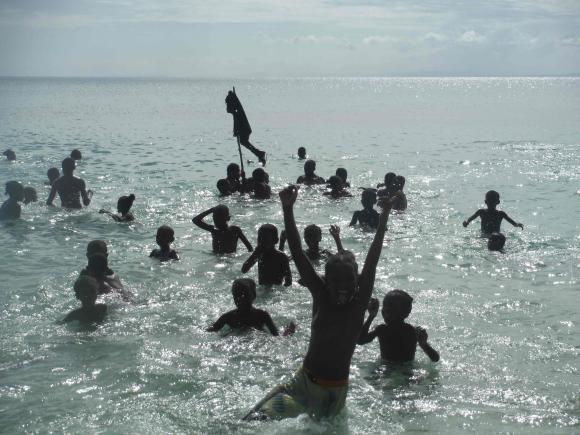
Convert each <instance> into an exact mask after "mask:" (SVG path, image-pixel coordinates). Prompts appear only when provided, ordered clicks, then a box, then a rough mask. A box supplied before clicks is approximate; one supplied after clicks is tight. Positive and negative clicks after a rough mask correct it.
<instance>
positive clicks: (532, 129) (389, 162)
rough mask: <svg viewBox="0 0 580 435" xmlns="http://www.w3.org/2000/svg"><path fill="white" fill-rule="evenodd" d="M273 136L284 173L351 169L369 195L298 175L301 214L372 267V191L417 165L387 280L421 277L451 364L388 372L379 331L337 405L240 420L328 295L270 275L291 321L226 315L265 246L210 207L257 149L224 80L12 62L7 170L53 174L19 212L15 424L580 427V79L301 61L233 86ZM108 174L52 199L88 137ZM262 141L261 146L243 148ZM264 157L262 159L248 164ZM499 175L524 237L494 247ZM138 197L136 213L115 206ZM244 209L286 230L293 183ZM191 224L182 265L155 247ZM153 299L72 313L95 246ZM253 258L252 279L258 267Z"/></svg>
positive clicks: (7, 82) (89, 154)
mask: <svg viewBox="0 0 580 435" xmlns="http://www.w3.org/2000/svg"><path fill="white" fill-rule="evenodd" d="M235 85H236V90H237V93H238V95H239V96H240V99H241V101H242V103H243V104H244V106H245V108H246V112H247V114H248V117H249V119H250V122H251V124H252V128H253V130H254V133H253V135H252V141H253V142H254V143H255V144H256V145H257V146H258V147H262V148H264V149H266V150H267V151H268V153H269V157H268V166H267V168H266V169H267V170H268V172H269V173H270V178H271V185H272V187H273V190H274V191H278V190H279V189H280V188H281V187H283V186H284V185H285V184H286V183H287V182H289V181H294V180H295V179H296V177H297V176H298V175H300V174H301V172H302V162H298V161H297V160H294V159H292V158H291V157H290V156H291V154H293V153H295V152H296V149H297V148H298V146H305V147H306V148H307V150H308V153H309V154H310V155H311V156H312V157H313V158H314V159H316V161H317V163H318V169H317V172H318V173H319V174H320V175H321V176H324V177H329V176H330V175H331V174H333V173H334V170H335V169H336V168H337V167H339V166H344V167H346V168H347V169H348V171H349V178H350V181H351V183H352V185H353V189H352V191H353V193H354V197H353V198H350V199H342V200H338V201H331V200H328V198H323V197H322V195H320V192H319V191H317V190H316V189H314V188H304V189H301V191H300V197H299V201H298V204H297V207H296V216H297V219H298V224H299V227H300V229H302V228H303V227H304V226H305V225H306V224H309V223H316V224H318V225H320V226H322V227H323V231H325V234H324V236H323V242H322V245H323V246H324V247H327V248H333V247H332V245H331V240H332V239H331V238H330V236H329V235H328V233H327V229H328V226H329V225H330V224H333V223H336V224H339V225H340V226H341V228H342V236H343V243H344V245H345V247H347V248H348V249H351V250H353V251H354V252H355V254H356V255H357V258H358V261H359V262H362V261H363V259H364V255H365V254H366V251H367V249H368V246H369V244H370V241H371V239H372V234H370V233H365V232H362V231H361V230H360V229H357V228H348V227H347V225H348V222H349V221H350V218H351V215H352V212H353V211H354V210H357V209H359V208H360V207H361V206H360V198H359V197H358V193H359V191H358V187H359V186H370V185H375V184H376V183H377V182H380V181H381V180H382V177H383V176H384V173H385V172H387V171H390V170H392V171H395V172H397V173H400V174H403V175H405V177H406V179H407V184H406V191H407V196H408V199H409V204H410V205H409V210H408V211H407V212H406V213H402V214H397V213H394V214H393V215H392V216H391V219H390V222H389V231H388V233H387V237H386V242H385V246H384V250H383V254H382V257H381V260H380V262H379V266H378V269H377V280H376V285H375V295H376V296H377V297H379V298H381V297H382V296H383V295H384V294H385V292H386V291H387V290H389V289H392V288H403V289H405V290H406V291H408V292H409V293H410V294H411V295H412V296H413V297H414V298H415V304H414V307H413V312H412V314H411V316H410V322H411V323H413V324H418V325H421V326H424V327H425V328H426V329H427V331H428V333H429V340H430V342H431V343H432V345H433V346H434V347H435V348H436V349H437V350H439V352H440V354H441V361H440V362H439V363H438V364H432V363H430V362H429V361H428V360H427V358H426V357H425V356H424V355H423V354H422V353H421V352H420V351H418V353H417V360H416V361H415V362H414V363H413V364H410V365H409V366H405V367H388V366H387V367H382V366H381V365H380V364H379V361H378V355H379V350H378V344H377V343H372V344H369V345H367V346H364V347H358V348H357V349H356V351H355V354H354V357H353V362H352V372H351V383H350V391H349V397H348V400H347V411H346V413H345V415H344V416H342V417H341V418H338V419H335V420H333V421H329V422H316V421H312V420H311V419H309V418H307V417H300V418H297V419H291V420H287V421H283V422H270V423H264V424H262V423H259V424H258V423H242V422H240V421H239V419H240V418H241V416H243V415H244V414H245V413H246V412H247V411H248V410H249V408H250V407H251V406H252V405H253V404H254V403H255V402H256V401H258V400H259V399H261V398H262V397H263V396H264V395H265V394H266V392H267V391H268V390H269V389H270V388H271V387H273V386H274V385H275V384H277V383H280V382H281V381H283V380H284V379H286V378H287V377H288V376H289V375H291V374H292V373H293V372H294V371H295V370H296V369H297V368H298V367H299V365H300V363H301V361H302V358H303V356H304V352H305V350H306V346H307V342H308V338H309V333H310V331H309V325H310V315H311V306H310V296H309V294H308V291H307V290H306V289H305V288H303V287H301V286H299V285H298V284H297V281H298V275H297V274H296V273H295V270H294V276H293V277H294V284H293V285H292V287H291V288H284V287H275V288H273V289H271V290H270V289H264V288H260V289H259V290H258V299H257V302H256V304H257V306H258V307H260V308H263V309H266V310H267V311H269V312H270V313H271V314H272V317H273V319H274V321H275V322H276V323H277V325H278V326H280V327H281V326H283V325H285V324H286V323H288V322H289V321H290V320H296V321H297V323H298V330H297V332H296V334H295V335H294V336H293V337H291V338H287V339H277V338H274V337H271V336H269V335H268V334H266V333H261V332H258V331H253V332H249V333H243V334H242V333H229V334H227V333H222V334H210V333H206V332H205V331H204V329H205V328H206V327H207V326H208V325H209V324H211V322H212V321H214V320H215V319H216V318H217V317H218V316H219V315H220V314H221V313H223V312H224V311H225V310H227V309H230V308H231V307H232V306H233V301H232V298H231V292H230V286H231V282H232V280H233V279H235V278H237V277H240V276H242V274H241V271H240V269H241V265H242V263H243V262H244V260H245V259H246V258H247V256H248V254H247V253H246V252H245V251H244V250H243V249H241V245H240V249H239V251H238V253H237V254H235V255H225V256H220V257H216V256H214V255H213V254H212V253H211V239H210V236H209V234H207V233H204V232H202V231H200V230H199V229H198V228H196V227H194V225H193V224H192V223H191V217H192V216H193V215H195V214H197V213H199V212H200V211H202V210H205V209H207V208H209V207H211V206H214V205H216V204H217V203H218V202H220V200H219V199H218V198H217V196H216V193H215V192H216V189H215V182H216V180H217V179H218V178H220V177H223V176H224V175H225V166H226V165H227V164H228V163H230V162H231V161H236V160H237V148H236V144H235V140H234V139H233V138H232V137H231V117H230V115H228V114H227V113H226V112H225V104H224V101H223V100H224V97H225V94H226V92H227V90H228V88H229V87H230V86H231V83H230V82H224V81H207V80H206V81H171V80H167V81H148V80H80V79H78V80H76V79H70V80H41V79H38V80H18V79H1V80H0V119H2V120H3V122H2V124H1V125H0V144H1V146H0V148H8V147H10V148H13V149H14V150H15V151H16V153H17V156H18V161H17V162H15V163H8V162H5V161H2V162H0V174H1V177H0V182H2V183H3V182H5V181H8V180H11V179H16V180H20V181H22V182H24V183H25V184H30V185H33V186H35V187H36V189H37V190H38V193H39V198H40V202H39V203H37V204H33V205H28V206H24V207H23V219H22V220H21V221H18V222H10V223H0V247H1V249H2V252H3V254H4V255H3V260H2V262H1V263H0V276H1V280H0V303H1V310H2V311H1V315H0V327H1V330H2V333H1V335H0V343H1V348H2V350H3V352H2V354H1V356H0V414H1V421H2V424H1V427H2V429H1V430H2V431H5V432H6V433H14V432H48V431H54V432H65V431H66V432H77V433H78V432H87V431H88V432H93V431H105V432H117V433H119V432H131V433H159V432H190V433H225V432H230V431H235V432H238V433H256V432H259V433H326V432H329V433H349V432H352V433H363V432H366V433H377V432H384V433H400V432H415V431H421V432H428V433H465V432H478V433H484V432H490V433H498V432H516V433H528V432H538V433H554V432H560V433H574V431H575V430H576V429H577V427H578V425H579V424H580V401H579V396H578V391H580V381H579V376H578V374H579V373H578V370H579V368H578V356H579V353H580V351H579V349H578V345H577V334H578V323H579V321H580V318H579V314H578V311H579V310H578V307H579V305H578V295H579V290H580V288H579V284H578V274H579V273H580V228H579V223H578V222H579V219H578V218H579V217H580V213H579V211H580V207H579V204H578V200H579V196H578V185H579V180H580V165H579V163H578V162H580V150H579V143H578V137H579V135H580V128H579V127H578V122H577V121H578V119H579V115H580V80H578V79H499V78H498V79H293V80H285V79H279V80H255V81H236V83H235ZM73 148H79V149H80V150H81V151H82V152H83V160H82V161H81V162H80V164H79V167H78V169H77V175H79V176H81V177H83V178H84V179H85V180H86V181H87V184H88V185H89V187H90V188H91V189H93V190H94V191H95V195H94V199H93V203H92V204H91V206H90V207H89V208H88V209H86V210H82V211H78V212H66V211H63V210H60V209H59V208H56V209H48V208H46V207H44V206H43V205H42V204H43V200H44V199H45V198H46V196H47V194H48V188H47V187H45V186H43V182H44V179H45V174H46V170H47V169H48V168H49V167H50V166H57V167H59V166H60V161H61V160H62V158H63V157H64V156H66V155H68V153H69V152H70V151H71V150H72V149H73ZM246 156H247V157H248V158H251V156H250V155H249V154H248V153H246ZM254 167H255V166H254V165H252V164H248V165H247V171H248V172H250V171H251V170H252V169H253V168H254ZM489 189H495V190H497V191H499V192H500V194H501V201H502V203H501V205H500V208H502V209H503V210H505V211H506V212H507V213H508V214H509V215H510V216H511V217H512V218H514V219H515V220H516V221H518V222H522V223H523V224H524V226H525V230H524V231H521V230H519V229H516V228H513V227H511V226H510V225H509V224H508V223H507V222H504V226H503V232H504V233H505V234H506V236H507V238H508V239H507V245H506V253H505V254H498V253H490V252H488V251H487V249H486V247H485V241H484V240H482V239H480V238H479V237H478V231H479V223H478V222H473V223H472V224H471V226H470V227H468V228H467V229H464V228H463V227H462V225H461V222H462V221H463V220H464V219H465V218H467V217H468V216H470V215H471V214H472V213H473V212H474V211H475V210H476V209H477V208H479V207H481V206H482V205H483V198H484V195H485V192H486V191H487V190H489ZM131 192H133V193H135V195H136V197H137V199H136V201H135V205H134V208H133V211H134V214H135V216H136V218H137V222H136V223H133V224H130V225H120V224H116V223H114V222H112V221H111V220H109V219H107V217H106V216H104V215H99V214H97V213H96V211H97V210H98V209H100V208H109V209H113V208H114V207H115V204H116V200H117V198H118V197H119V196H121V195H124V194H128V193H131ZM221 202H223V203H225V204H227V205H228V206H229V207H230V211H231V214H232V223H235V224H237V225H239V226H241V227H242V228H243V230H244V232H245V233H246V235H247V236H248V238H249V239H250V241H251V242H252V244H253V245H255V243H256V233H257V229H258V228H259V226H260V225H261V224H263V223H266V222H270V223H274V224H276V225H277V226H278V227H279V228H281V226H282V214H281V208H280V206H279V202H278V201H277V200H276V199H275V198H273V199H272V200H269V201H264V202H255V201H253V200H250V199H244V198H237V197H231V198H226V199H223V200H221ZM162 224H170V225H171V226H172V227H173V228H174V229H175V232H176V243H175V248H176V249H177V251H178V252H179V254H180V257H181V261H180V262H176V263H166V264H159V263H157V262H155V261H152V260H150V259H149V258H148V253H149V252H150V250H151V249H153V248H154V247H155V243H154V242H155V230H156V228H157V227H158V226H159V225H162ZM95 238H102V239H105V240H107V242H108V244H109V262H110V265H111V267H112V268H113V269H114V270H115V271H116V272H117V273H118V274H119V276H120V278H121V279H122V281H123V282H124V283H125V285H126V287H127V288H128V289H130V290H131V291H132V292H133V293H134V294H135V296H134V299H133V300H132V301H131V302H122V301H120V300H118V299H116V298H114V297H109V298H107V299H105V300H106V303H107V304H109V306H110V312H109V316H108V319H107V321H106V322H105V323H104V324H103V325H101V326H99V327H98V328H94V329H91V330H88V331H80V330H78V329H76V328H75V327H74V326H71V327H65V326H59V325H56V324H55V321H56V320H57V319H60V318H62V317H63V316H64V315H65V314H66V313H67V312H68V311H70V310H71V309H73V308H75V307H76V306H77V305H78V304H77V301H75V299H74V294H73V291H72V283H73V282H74V280H75V279H76V277H77V275H78V272H79V271H80V269H81V268H82V267H83V266H84V265H85V264H86V257H85V249H86V244H87V242H88V241H90V240H92V239H95ZM256 274H257V272H256V270H252V271H251V272H250V273H249V274H248V275H249V276H251V277H255V276H256Z"/></svg>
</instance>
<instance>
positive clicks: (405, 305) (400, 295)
mask: <svg viewBox="0 0 580 435" xmlns="http://www.w3.org/2000/svg"><path fill="white" fill-rule="evenodd" d="M411 308H413V298H412V297H411V296H410V295H409V294H408V293H407V292H405V291H403V290H391V291H390V292H388V293H387V294H386V295H385V298H384V299H383V309H382V311H381V313H382V315H383V319H384V320H385V322H402V321H403V320H405V319H406V318H407V317H408V316H409V314H410V313H411Z"/></svg>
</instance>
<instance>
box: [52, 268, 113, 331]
mask: <svg viewBox="0 0 580 435" xmlns="http://www.w3.org/2000/svg"><path fill="white" fill-rule="evenodd" d="M98 288H99V283H98V282H97V280H96V279H95V278H93V277H92V276H88V275H82V276H80V277H79V278H78V279H77V280H76V281H75V284H74V290H75V296H76V298H77V299H78V300H79V301H81V308H77V309H76V310H74V311H71V312H70V313H68V315H67V316H66V317H65V318H64V319H63V320H62V321H61V323H69V322H73V321H78V322H79V323H82V324H91V323H101V322H102V321H103V320H104V318H105V315H106V314H107V306H106V305H105V304H97V303H96V302H97V291H98Z"/></svg>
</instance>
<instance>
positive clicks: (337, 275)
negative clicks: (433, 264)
mask: <svg viewBox="0 0 580 435" xmlns="http://www.w3.org/2000/svg"><path fill="white" fill-rule="evenodd" d="M297 196H298V188H297V187H296V186H289V187H287V188H286V189H284V190H282V191H281V192H280V200H281V201H282V210H283V212H284V226H285V228H286V235H287V237H288V244H289V246H290V252H291V253H292V258H293V259H294V262H295V263H296V267H297V268H298V271H299V272H300V276H301V278H302V280H303V282H304V285H305V286H306V287H307V288H308V290H309V291H310V294H311V295H312V301H313V305H312V324H311V333H310V342H309V344H308V351H307V352H306V356H305V357H304V361H303V363H302V367H301V368H300V369H299V370H298V372H297V373H296V374H295V375H294V377H293V379H292V380H290V382H288V383H287V384H285V385H281V386H278V387H276V388H274V389H273V390H272V391H271V392H270V393H269V394H268V395H267V396H266V397H265V398H264V399H263V400H261V401H260V402H259V403H258V404H257V405H256V406H255V407H254V408H253V409H252V411H250V413H249V414H248V415H247V416H246V417H245V419H252V418H264V417H270V418H285V417H295V416H297V415H299V414H302V413H308V414H310V415H311V416H315V417H318V418H323V417H332V416H334V415H337V414H338V413H339V412H340V411H341V410H342V408H343V407H344V405H345V401H346V395H347V392H348V378H349V373H350V361H351V358H352V355H353V353H354V348H355V345H356V343H357V340H358V338H359V334H360V331H361V328H362V325H363V320H364V313H365V310H366V308H367V306H368V303H369V299H370V297H371V294H372V290H373V286H374V281H375V272H376V268H377V263H378V261H379V257H380V254H381V249H382V246H383V239H384V236H385V230H386V227H387V220H388V216H389V212H390V209H391V202H392V200H389V201H385V202H383V203H381V206H382V207H383V211H382V213H381V215H380V219H379V225H378V228H377V232H376V234H375V237H374V239H373V241H372V243H371V247H370V248H369V252H368V254H367V258H366V260H365V263H364V266H363V269H362V272H361V274H360V275H359V274H358V265H357V263H356V260H355V257H354V255H353V254H352V252H349V251H341V252H339V253H338V254H336V255H334V256H332V257H331V258H329V259H328V261H327V262H326V265H325V273H324V277H322V276H319V275H318V274H317V273H316V271H315V270H314V267H313V266H312V264H311V263H310V261H309V260H308V257H307V256H306V254H305V253H304V251H303V250H302V246H301V244H300V236H299V234H298V229H297V228H296V222H295V220H294V203H295V202H296V198H297Z"/></svg>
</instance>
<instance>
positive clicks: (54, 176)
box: [46, 168, 60, 182]
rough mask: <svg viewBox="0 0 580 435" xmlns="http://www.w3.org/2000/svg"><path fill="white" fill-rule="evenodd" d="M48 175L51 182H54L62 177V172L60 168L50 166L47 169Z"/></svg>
mask: <svg viewBox="0 0 580 435" xmlns="http://www.w3.org/2000/svg"><path fill="white" fill-rule="evenodd" d="M46 176H47V177H48V179H49V180H50V181H51V182H53V181H54V180H56V179H57V178H58V177H60V172H59V171H58V168H49V170H48V171H46Z"/></svg>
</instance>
